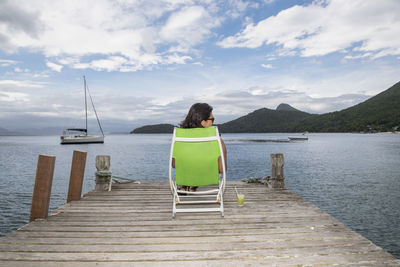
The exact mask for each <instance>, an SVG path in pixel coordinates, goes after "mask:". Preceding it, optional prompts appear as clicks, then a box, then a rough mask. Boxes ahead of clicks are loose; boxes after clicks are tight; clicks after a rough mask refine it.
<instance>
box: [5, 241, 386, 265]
mask: <svg viewBox="0 0 400 267" xmlns="http://www.w3.org/2000/svg"><path fill="white" fill-rule="evenodd" d="M374 252H381V253H382V255H380V258H383V259H387V260H389V259H393V257H391V255H390V254H387V253H386V254H385V253H384V252H383V251H382V250H381V249H380V248H378V247H376V246H374V245H364V246H361V247H360V246H359V245H358V244H356V245H353V244H350V245H344V246H326V247H319V248H317V247H312V248H308V247H303V248H289V249H288V248H282V249H261V250H257V249H250V250H237V251H178V252H174V251H167V252H164V251H157V252H147V253H146V252H129V253H127V252H120V253H116V252H112V253H110V252H104V251H101V252H96V253H95V252H82V253H75V252H72V253H67V252H65V253H60V252H40V253H38V252H2V253H1V254H0V260H19V259H24V260H36V261H38V260H40V261H55V260H63V261H99V260H100V261H104V260H107V261H129V260H131V261H150V260H164V261H171V260H176V259H178V258H184V259H190V260H208V259H221V260H222V259H225V260H228V259H243V260H245V259H248V258H253V259H254V258H256V259H259V260H264V259H270V258H272V257H274V258H276V257H282V256H281V255H285V257H296V258H299V256H303V255H309V256H310V255H352V260H353V261H355V262H357V261H362V260H364V258H365V256H366V255H368V254H370V253H374Z"/></svg>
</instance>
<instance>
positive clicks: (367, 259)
mask: <svg viewBox="0 0 400 267" xmlns="http://www.w3.org/2000/svg"><path fill="white" fill-rule="evenodd" d="M234 186H237V188H238V190H239V191H240V192H244V194H245V198H246V200H245V205H244V206H243V207H238V206H237V203H236V197H235V193H234ZM171 210H172V197H171V193H170V190H169V184H168V183H166V182H157V183H156V182H154V183H142V184H135V183H129V184H117V185H113V189H112V191H111V192H95V191H93V192H90V193H88V194H86V195H85V196H84V197H83V198H82V199H81V200H79V201H72V202H70V203H68V204H66V205H64V206H62V207H61V208H59V209H58V210H56V211H53V212H52V214H51V215H50V216H49V217H48V219H46V220H36V221H34V222H32V223H29V224H28V225H26V226H24V227H23V228H21V229H19V230H18V231H16V232H14V233H12V234H10V235H8V236H6V237H2V238H0V266H74V267H78V266H84V267H85V266H163V267H166V266H302V265H305V266H330V265H336V266H345V265H350V266H400V260H398V259H395V258H394V257H393V256H392V255H390V254H389V253H387V252H385V251H384V250H382V249H381V248H380V247H378V246H376V245H374V244H373V243H372V242H370V241H369V240H367V239H366V238H364V237H362V236H361V235H359V234H357V233H355V232H353V231H351V230H350V229H349V228H347V227H346V226H344V225H343V224H342V223H340V222H338V221H337V220H335V219H334V218H332V217H331V216H329V215H327V214H326V213H324V212H322V211H321V210H320V209H319V208H317V207H315V206H314V205H312V204H310V203H309V202H307V201H305V200H303V199H302V198H301V197H299V196H298V195H296V194H294V193H292V192H291V191H289V190H286V189H283V190H282V189H278V190H277V189H268V188H267V187H265V186H263V185H259V184H245V183H241V182H230V183H228V185H227V189H226V192H225V217H224V218H222V217H221V216H220V214H219V213H198V214H190V213H189V214H186V213H185V214H182V213H179V214H177V218H175V219H172V217H171Z"/></svg>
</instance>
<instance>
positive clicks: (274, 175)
mask: <svg viewBox="0 0 400 267" xmlns="http://www.w3.org/2000/svg"><path fill="white" fill-rule="evenodd" d="M283 165H284V159H283V154H271V183H270V185H271V187H272V188H285V177H284V176H283Z"/></svg>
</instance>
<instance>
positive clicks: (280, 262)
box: [0, 253, 400, 267]
mask: <svg viewBox="0 0 400 267" xmlns="http://www.w3.org/2000/svg"><path fill="white" fill-rule="evenodd" d="M378 255H379V253H371V254H369V255H367V256H365V258H364V260H362V261H361V262H360V263H357V262H354V261H353V260H352V258H351V257H352V255H339V256H336V255H333V256H326V255H325V256H320V255H311V256H308V255H305V256H304V257H302V258H300V259H298V258H294V259H293V258H283V257H281V258H270V259H266V260H262V261H260V260H257V259H251V258H249V259H246V260H241V259H238V260H201V261H193V260H190V259H181V260H178V259H176V260H175V261H147V262H146V261H141V262H138V261H116V262H110V261H103V262H101V261H92V262H79V266H82V267H94V266H96V267H128V266H129V267H131V266H139V267H175V266H194V267H196V266H198V267H203V266H222V267H226V266H268V265H270V266H278V267H279V266H302V265H303V266H363V267H376V266H377V262H376V260H377V256H378ZM3 262H4V263H5V265H6V266H13V267H36V266H38V264H39V263H40V266H42V267H53V266H57V267H76V266H77V263H76V262H64V261H50V262H44V261H40V262H37V261H34V262H32V261H31V262H29V261H3ZM0 263H1V261H0ZM379 264H380V266H388V267H391V266H393V267H394V266H396V267H398V266H399V265H400V260H393V259H392V260H386V259H380V260H379Z"/></svg>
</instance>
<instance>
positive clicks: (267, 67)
mask: <svg viewBox="0 0 400 267" xmlns="http://www.w3.org/2000/svg"><path fill="white" fill-rule="evenodd" d="M261 67H263V68H265V69H272V68H273V67H272V65H271V64H261Z"/></svg>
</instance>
